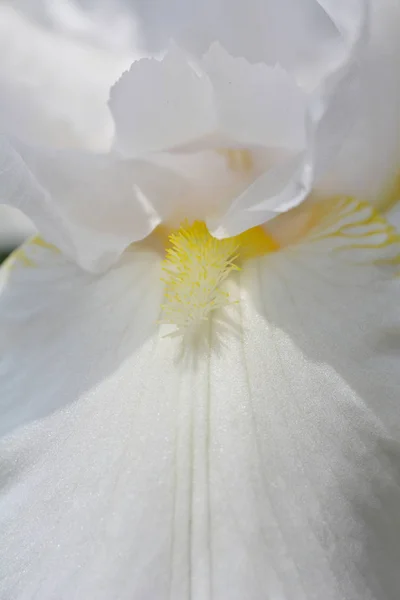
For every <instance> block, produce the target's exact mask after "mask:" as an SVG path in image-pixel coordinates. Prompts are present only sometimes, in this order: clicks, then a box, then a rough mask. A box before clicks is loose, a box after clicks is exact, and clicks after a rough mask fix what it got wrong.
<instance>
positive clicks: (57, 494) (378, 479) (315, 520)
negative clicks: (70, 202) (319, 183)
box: [0, 200, 400, 600]
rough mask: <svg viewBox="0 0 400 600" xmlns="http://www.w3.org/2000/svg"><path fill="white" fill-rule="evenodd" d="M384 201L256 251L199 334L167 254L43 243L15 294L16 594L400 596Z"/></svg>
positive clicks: (12, 590) (4, 518)
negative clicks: (117, 255)
mask: <svg viewBox="0 0 400 600" xmlns="http://www.w3.org/2000/svg"><path fill="white" fill-rule="evenodd" d="M366 210H367V209H366V207H365V206H361V207H357V206H356V205H354V204H352V203H351V202H350V201H348V202H347V203H346V202H345V201H344V200H343V205H342V206H341V215H339V216H340V218H338V217H337V216H335V215H333V216H332V215H328V214H327V215H326V216H325V220H324V222H322V223H321V222H320V223H319V225H318V226H316V229H315V231H314V235H313V236H312V237H310V238H309V239H308V242H306V243H303V244H299V245H298V246H296V247H294V246H293V247H292V248H290V249H288V250H286V251H282V252H277V253H276V254H274V255H270V256H268V257H266V258H264V259H262V260H260V261H254V262H253V263H252V264H249V265H248V267H247V268H246V269H244V271H243V273H242V275H241V280H240V281H239V282H238V283H239V293H240V297H241V302H240V303H239V304H237V305H236V304H235V305H233V306H232V307H231V308H230V309H229V310H228V313H227V314H225V315H221V317H220V318H221V319H222V322H220V323H219V324H218V322H217V320H214V321H213V323H212V325H211V329H210V331H209V335H210V336H211V337H210V339H211V350H209V349H208V348H207V345H205V346H204V347H201V348H199V351H198V353H197V354H195V355H193V354H191V352H190V349H188V348H187V349H186V351H184V352H183V353H182V352H181V350H182V348H181V342H180V341H179V340H176V339H171V338H160V337H159V333H157V332H156V331H155V328H154V320H155V319H157V307H159V304H160V301H161V299H160V296H161V293H162V289H161V287H160V283H159V282H158V276H159V272H158V271H159V258H157V257H156V256H151V255H150V254H147V253H140V254H137V253H136V252H135V253H133V254H128V253H127V254H126V255H125V257H124V258H123V260H122V261H121V263H120V264H119V265H118V266H117V267H116V268H115V269H114V270H113V271H110V272H109V273H108V274H107V275H105V276H104V277H102V278H95V277H93V276H88V275H85V274H83V273H81V272H77V271H74V267H73V266H71V265H69V264H68V263H66V262H64V261H63V260H62V259H61V258H60V257H59V256H58V255H57V254H54V253H52V251H50V250H49V251H47V254H45V255H43V254H41V253H43V252H45V251H44V250H42V249H40V248H36V250H35V248H31V249H30V250H29V249H27V250H26V253H27V256H26V258H28V259H29V260H30V261H31V262H32V263H33V264H31V266H30V267H26V268H23V267H22V266H21V261H20V262H19V263H18V262H17V263H16V264H15V265H14V268H13V269H11V270H10V271H8V278H9V279H8V282H7V281H6V283H5V287H4V288H3V292H2V295H1V297H0V310H1V335H2V340H1V343H2V345H3V347H2V357H3V358H2V362H1V370H0V387H1V389H2V390H3V393H2V398H1V409H0V410H1V419H0V423H1V424H2V427H3V431H4V437H3V439H2V442H1V450H0V452H1V457H2V463H1V465H2V466H1V474H2V484H3V488H2V495H1V501H0V523H1V524H0V531H1V538H2V545H1V547H0V555H2V560H0V591H1V593H0V595H1V596H2V597H4V598H11V597H12V598H15V599H16V600H21V599H28V598H33V597H34V596H35V595H36V596H37V597H39V598H41V599H43V600H47V599H49V600H50V599H53V598H57V599H59V600H69V599H70V598H76V599H77V600H81V599H82V600H86V599H87V598H96V600H97V599H98V600H109V598H118V600H125V599H126V600H128V599H129V600H136V599H137V600H142V599H145V598H146V599H147V598H149V599H150V598H151V599H153V598H157V599H160V600H163V599H165V600H167V599H168V598H173V599H174V600H187V598H188V597H192V598H198V599H199V600H200V599H201V600H211V598H217V599H218V600H243V598H246V599H249V600H261V599H262V598H270V597H271V598H274V599H275V598H279V599H281V600H310V599H311V598H318V599H320V598H323V599H324V600H343V598H351V599H352V600H392V599H394V598H396V597H397V595H398V591H399V589H400V577H399V570H398V556H399V553H400V532H399V523H400V521H399V506H400V487H399V476H400V473H399V466H398V465H399V460H398V459H399V443H398V436H399V434H400V412H399V407H398V398H399V385H400V380H399V369H398V348H399V345H398V344H399V340H398V331H399V329H398V328H399V316H398V299H397V294H398V293H399V285H398V282H393V281H391V274H390V270H389V271H388V272H387V271H386V270H385V268H384V267H383V266H380V267H379V266H377V265H376V264H373V263H374V262H375V263H376V261H377V260H379V259H381V258H382V257H383V256H386V255H387V253H388V251H389V247H390V244H385V243H383V244H381V243H379V242H378V240H377V238H375V234H374V233H373V231H375V226H376V225H377V223H376V222H375V220H374V218H373V216H372V215H371V212H369V216H368V214H367V213H366ZM368 219H369V220H368ZM335 222H336V225H337V227H336V229H335V226H334V224H335ZM368 223H369V225H368ZM378 224H379V222H378ZM363 226H364V230H365V228H366V229H367V231H364V233H366V235H367V238H366V239H367V240H368V245H369V246H370V248H369V249H370V251H371V253H370V254H368V255H367V256H366V258H367V262H365V263H364V264H363V265H362V266H361V265H358V266H355V265H354V264H352V263H353V262H354V261H353V259H352V253H353V252H354V250H352V249H351V246H352V245H354V244H356V245H358V246H360V244H361V245H362V239H361V238H359V237H357V235H358V234H359V228H360V227H361V228H362V227H363ZM346 233H350V235H348V236H347V237H345V234H346ZM370 235H372V238H373V240H374V241H373V242H372V244H371V243H369V242H370V241H371V240H370ZM343 236H344V237H345V245H347V251H346V252H344V251H338V252H337V251H336V250H334V249H333V248H332V245H330V243H329V242H330V240H331V241H332V243H333V246H334V248H337V247H338V245H337V238H338V237H342V238H343ZM389 237H390V235H389ZM353 242H354V244H353ZM364 242H365V240H364ZM372 246H375V251H373V250H372ZM31 252H36V254H35V253H34V254H31ZM397 252H398V248H397ZM356 255H358V253H357V252H356ZM357 260H358V259H357ZM35 265H36V266H35ZM233 291H234V290H233ZM28 295H29V298H30V299H29V300H28ZM224 322H225V325H224ZM5 335H7V341H6V342H5V340H4V336H5ZM4 343H6V347H4ZM4 351H6V352H4Z"/></svg>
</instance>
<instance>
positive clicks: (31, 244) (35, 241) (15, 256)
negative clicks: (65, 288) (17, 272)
mask: <svg viewBox="0 0 400 600" xmlns="http://www.w3.org/2000/svg"><path fill="white" fill-rule="evenodd" d="M35 247H38V248H43V249H45V250H51V251H52V252H58V253H59V252H60V250H59V249H58V248H57V247H56V246H53V244H49V243H48V242H46V241H45V240H44V239H43V238H41V237H40V236H38V235H36V236H34V237H33V238H31V239H30V240H28V241H27V242H25V243H24V244H23V245H22V246H20V247H19V248H17V249H16V250H14V252H12V253H11V254H10V256H9V257H8V258H7V259H6V260H5V261H4V263H3V265H2V268H5V269H15V268H16V267H17V266H19V267H21V266H22V267H30V268H32V267H35V266H36V263H35V260H34V256H29V255H28V253H32V250H33V249H34V248H35Z"/></svg>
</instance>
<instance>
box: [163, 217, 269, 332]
mask: <svg viewBox="0 0 400 600" xmlns="http://www.w3.org/2000/svg"><path fill="white" fill-rule="evenodd" d="M169 242H170V247H169V248H168V249H167V251H166V258H165V261H164V267H163V270H164V273H165V278H164V281H165V284H166V291H165V303H164V304H163V306H162V308H163V316H162V320H161V323H168V324H173V325H176V330H175V331H174V333H173V334H172V335H185V334H186V333H190V332H194V331H196V330H197V329H198V327H199V326H200V325H201V324H202V323H203V322H204V321H206V320H207V319H208V318H209V316H210V314H211V313H212V312H213V311H215V310H217V309H220V308H222V307H224V306H227V305H229V304H231V302H232V301H231V299H230V297H229V293H228V292H227V291H225V290H224V289H223V283H224V282H225V281H226V279H227V278H228V277H229V275H230V274H231V273H232V272H234V271H239V270H240V268H241V264H242V262H243V260H245V259H249V258H253V257H256V256H261V255H263V254H266V253H267V252H271V251H273V250H276V249H277V244H276V243H275V242H274V240H273V239H272V238H271V237H270V236H268V234H267V233H266V232H265V231H264V230H263V229H262V228H261V227H255V228H253V229H250V230H248V231H246V232H244V233H242V234H240V235H238V236H235V237H231V238H226V239H222V240H218V239H216V238H214V237H213V236H212V235H211V234H210V233H209V231H208V229H207V227H206V225H205V223H204V222H202V221H195V222H194V223H192V224H189V223H188V222H187V221H186V222H184V223H183V224H182V225H181V227H180V228H179V229H178V230H177V231H176V232H173V233H171V234H170V236H169Z"/></svg>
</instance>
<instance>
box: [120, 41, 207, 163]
mask: <svg viewBox="0 0 400 600" xmlns="http://www.w3.org/2000/svg"><path fill="white" fill-rule="evenodd" d="M110 108H111V112H112V115H113V117H114V121H115V126H116V136H117V142H116V143H117V147H118V149H119V150H121V151H122V152H124V153H125V154H126V155H129V156H142V155H144V154H146V153H148V152H160V151H162V150H168V149H169V148H174V147H176V146H183V145H186V144H188V143H190V142H192V141H193V140H195V141H197V140H201V139H202V138H203V137H206V136H208V135H211V134H213V133H214V131H215V129H216V125H217V124H216V122H215V116H214V110H213V108H214V106H213V90H212V86H211V83H210V81H209V79H208V77H207V74H206V73H204V72H202V70H201V69H200V67H199V66H198V65H197V64H196V63H194V62H192V61H191V60H190V57H189V56H188V55H187V54H186V53H185V52H183V51H182V50H180V49H179V48H178V47H176V46H172V47H171V48H170V49H169V51H168V52H167V54H166V55H165V57H164V58H163V59H161V60H158V59H155V58H152V59H142V60H140V61H137V62H135V63H133V64H132V66H131V68H130V70H129V71H128V72H126V73H124V75H123V76H122V77H121V79H120V80H119V81H118V82H117V83H116V84H115V85H114V87H113V88H112V90H111V95H110Z"/></svg>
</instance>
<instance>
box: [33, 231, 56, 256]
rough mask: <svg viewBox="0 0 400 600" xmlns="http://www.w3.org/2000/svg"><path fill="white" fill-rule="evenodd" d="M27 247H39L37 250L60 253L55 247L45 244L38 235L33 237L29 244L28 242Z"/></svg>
mask: <svg viewBox="0 0 400 600" xmlns="http://www.w3.org/2000/svg"><path fill="white" fill-rule="evenodd" d="M28 245H29V246H39V248H45V249H46V250H53V252H58V253H59V252H60V250H59V249H58V248H57V246H54V245H53V244H49V242H46V241H45V240H44V239H43V238H42V237H40V235H36V236H35V237H33V238H32V239H31V240H30V241H29V242H28Z"/></svg>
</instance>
